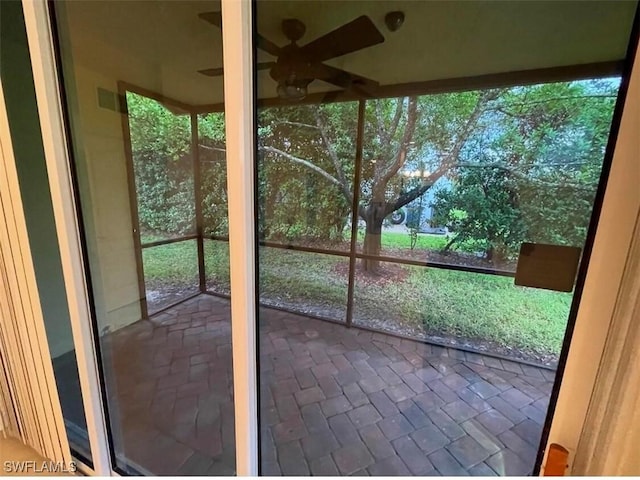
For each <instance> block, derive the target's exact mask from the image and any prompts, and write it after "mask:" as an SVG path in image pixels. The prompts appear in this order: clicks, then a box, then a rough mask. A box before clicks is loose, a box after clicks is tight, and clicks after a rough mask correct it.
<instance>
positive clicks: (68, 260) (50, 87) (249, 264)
mask: <svg viewBox="0 0 640 480" xmlns="http://www.w3.org/2000/svg"><path fill="white" fill-rule="evenodd" d="M222 6H223V8H222V18H223V23H224V25H225V28H224V29H223V39H224V67H225V71H226V72H233V75H227V76H225V105H226V111H227V126H226V128H227V155H228V156H229V158H233V159H234V161H230V162H228V186H229V210H230V211H233V212H234V215H231V216H230V248H231V258H230V265H231V284H232V291H233V296H232V326H233V337H232V346H233V361H234V385H235V409H236V452H237V453H236V455H237V471H238V473H239V474H240V475H255V474H257V471H258V425H257V412H258V405H257V392H256V390H257V384H256V380H257V372H256V369H257V367H256V362H255V360H256V348H255V347H256V345H255V342H256V323H255V296H254V293H255V271H254V269H255V243H254V242H255V236H254V218H253V215H254V212H253V168H254V162H253V153H254V152H253V148H254V147H253V134H254V132H253V118H254V112H253V105H254V103H253V89H252V82H253V64H252V48H253V47H252V29H251V2H250V1H249V0H222ZM24 12H25V21H26V24H27V34H28V37H29V45H30V51H31V59H32V63H33V70H34V79H35V84H36V94H37V99H38V105H39V112H40V119H41V126H42V135H43V141H44V146H45V154H46V159H47V168H48V171H49V180H50V184H51V193H52V202H53V207H54V213H55V219H56V226H57V232H58V239H59V243H60V252H61V258H62V264H63V271H64V277H65V283H66V287H67V299H68V302H69V310H70V313H71V323H72V327H73V335H74V343H75V345H76V352H77V357H78V370H79V374H80V380H81V386H82V391H83V398H84V399H85V414H86V417H87V423H88V426H89V437H90V441H91V447H92V455H93V461H94V465H95V470H96V473H98V474H101V475H108V474H111V473H112V468H111V465H110V457H109V451H108V442H107V433H106V425H105V419H104V414H103V405H102V402H101V398H102V397H101V395H100V383H99V378H98V373H97V372H98V370H97V363H96V352H95V347H94V343H93V342H94V338H93V335H92V330H91V326H90V322H91V316H90V311H89V302H88V292H87V290H86V283H85V275H84V269H83V258H82V249H81V245H80V240H79V233H78V232H79V230H78V223H77V217H76V210H75V202H74V195H73V191H72V187H71V177H70V171H69V157H68V151H67V147H66V145H67V143H66V133H65V130H64V124H63V120H62V118H63V117H62V104H61V99H60V94H59V90H58V80H57V75H56V65H55V62H54V53H53V52H54V48H53V40H52V36H51V28H50V25H49V15H48V11H47V4H46V2H45V0H25V1H24ZM637 70H638V69H636V72H635V73H634V78H635V79H636V81H637V77H638V75H639V73H638V71H637ZM632 105H633V104H632V103H631V98H629V100H628V102H627V108H630V106H631V108H632ZM624 125H625V123H624V120H623V127H622V128H623V129H624V128H625V127H624ZM632 141H633V139H628V138H626V137H623V136H621V137H620V139H619V142H632ZM635 161H637V158H634V157H633V156H632V155H628V154H627V155H626V156H625V155H622V154H620V155H619V154H618V152H617V151H616V156H615V157H614V162H613V165H612V170H611V174H610V178H609V182H608V187H607V191H606V194H605V198H604V203H603V207H602V212H601V215H600V222H599V228H598V231H597V233H596V237H595V242H594V247H593V252H592V256H591V261H590V265H589V269H588V272H587V276H586V281H585V286H584V292H583V296H582V301H581V304H580V308H579V311H578V316H577V321H576V324H575V330H574V333H573V338H572V343H571V348H570V350H569V355H568V358H567V364H566V370H565V376H564V379H563V382H562V385H561V388H560V392H559V398H558V403H557V407H556V411H555V416H554V419H553V423H552V426H551V432H550V436H549V442H548V443H552V442H557V443H560V444H562V445H563V446H565V447H566V448H568V449H569V450H570V452H572V453H573V452H575V449H576V447H577V445H578V441H579V439H580V436H581V432H582V427H583V424H584V421H585V416H586V412H587V408H588V405H589V399H590V397H591V393H592V391H593V390H594V386H595V383H596V373H597V370H598V366H599V363H600V358H601V357H602V352H603V348H604V343H605V338H606V336H607V332H608V330H609V327H610V319H611V317H612V314H613V309H614V306H615V303H616V298H617V294H618V291H619V289H620V286H621V282H622V275H623V270H624V266H625V260H626V255H627V252H628V250H629V248H630V245H631V239H632V234H633V223H634V222H633V219H635V218H636V216H637V213H638V211H640V198H639V195H638V191H637V185H638V183H637V180H638V178H636V177H635V176H634V175H633V173H635V172H636V170H634V168H637V167H635V164H634V163H633V162H635ZM629 172H632V174H629Z"/></svg>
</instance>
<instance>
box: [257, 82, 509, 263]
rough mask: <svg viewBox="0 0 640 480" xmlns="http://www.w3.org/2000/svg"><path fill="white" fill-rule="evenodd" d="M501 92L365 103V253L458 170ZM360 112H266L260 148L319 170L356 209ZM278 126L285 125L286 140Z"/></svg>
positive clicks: (325, 108) (347, 108)
mask: <svg viewBox="0 0 640 480" xmlns="http://www.w3.org/2000/svg"><path fill="white" fill-rule="evenodd" d="M499 93H500V90H487V91H483V92H465V93H457V94H447V95H439V96H423V97H404V98H392V99H380V100H369V101H367V104H366V109H365V122H366V123H365V125H366V127H365V138H364V147H365V148H364V151H363V158H362V178H361V188H360V192H359V204H358V216H359V218H361V219H363V220H364V222H365V225H366V227H365V239H364V245H363V253H365V254H366V255H369V256H371V257H375V256H377V255H379V253H380V246H381V242H380V240H381V233H382V225H383V221H384V219H385V218H386V217H387V216H388V215H389V214H391V213H392V212H394V211H396V210H398V209H400V208H402V207H404V206H405V205H407V204H409V203H411V202H412V201H413V200H415V199H416V198H418V197H419V196H421V195H423V194H424V193H425V192H426V191H427V190H428V189H429V188H431V187H432V186H433V184H434V183H435V182H436V181H437V180H438V179H439V178H440V177H442V176H443V175H444V174H445V173H446V172H447V171H448V170H449V169H450V168H451V167H452V166H454V165H455V164H456V162H457V161H458V157H459V156H460V153H461V151H462V149H463V147H464V145H465V143H466V141H467V139H468V137H469V135H470V134H471V133H472V132H478V131H479V130H480V129H481V126H480V124H479V121H480V118H481V117H482V114H483V113H484V111H485V109H487V108H488V107H489V105H490V104H491V102H493V101H494V100H495V99H496V98H497V97H498V96H499ZM356 108H357V106H356V104H349V105H345V104H340V103H336V104H327V105H322V106H301V107H297V108H291V107H289V109H287V110H286V111H285V112H283V111H282V109H273V110H271V111H267V112H265V114H264V116H262V117H261V118H260V125H262V126H263V127H265V132H264V133H265V134H264V135H263V136H262V137H261V139H260V149H261V150H262V151H263V152H264V153H265V154H266V158H267V159H269V160H270V161H273V162H278V161H280V162H282V161H284V162H287V163H289V162H293V163H294V164H297V165H299V166H302V167H304V168H306V169H309V170H311V171H313V172H314V173H315V174H316V175H318V176H319V178H322V179H323V180H325V181H326V182H328V183H329V184H330V185H331V186H332V188H333V189H334V191H337V192H339V194H341V196H342V197H343V198H344V200H345V201H346V204H347V205H352V204H353V195H354V192H353V174H354V165H355V162H354V158H355V141H356V139H355V132H356V127H357V125H356V123H355V122H356V120H357V115H356V114H355V110H356ZM283 113H285V114H286V115H287V117H285V118H283V115H282V114H283ZM292 117H293V118H292ZM280 125H286V126H287V133H286V135H282V133H281V132H282V129H281V128H279V126H280ZM267 126H268V127H269V128H267ZM276 134H279V136H276ZM419 162H420V163H421V164H423V165H425V167H426V168H427V170H424V175H421V176H420V177H419V178H418V177H415V176H414V177H409V178H407V177H405V176H402V175H398V174H399V172H400V171H401V170H402V169H403V168H411V167H415V166H416V165H417V164H418V163H419ZM363 265H364V268H365V269H366V270H369V271H374V270H375V269H376V268H377V266H378V260H376V259H375V258H371V259H366V260H365V261H364V262H363Z"/></svg>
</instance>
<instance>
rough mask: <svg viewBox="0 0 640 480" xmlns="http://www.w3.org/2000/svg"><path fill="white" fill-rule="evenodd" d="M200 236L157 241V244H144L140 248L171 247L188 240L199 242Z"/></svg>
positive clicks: (194, 235)
mask: <svg viewBox="0 0 640 480" xmlns="http://www.w3.org/2000/svg"><path fill="white" fill-rule="evenodd" d="M197 239H198V235H197V234H193V235H188V236H186V237H176V238H167V239H166V240H157V241H155V242H147V243H142V244H141V245H140V248H151V247H160V246H162V245H169V244H170V243H178V242H186V241H187V240H197Z"/></svg>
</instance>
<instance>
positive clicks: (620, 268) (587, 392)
mask: <svg viewBox="0 0 640 480" xmlns="http://www.w3.org/2000/svg"><path fill="white" fill-rule="evenodd" d="M639 62H640V50H638V52H637V53H636V58H635V65H634V69H633V73H632V75H631V79H630V86H629V90H628V93H627V98H626V101H625V105H624V112H623V115H622V121H621V124H620V130H619V133H618V138H617V143H616V147H615V152H614V155H613V163H612V165H611V172H610V175H609V180H608V182H607V190H606V192H605V196H604V202H603V205H602V212H601V214H600V219H599V222H598V230H597V232H596V236H595V241H594V245H593V252H592V254H591V259H590V261H589V269H588V272H587V277H586V279H585V284H584V291H583V294H582V299H581V301H580V308H579V310H578V316H577V319H576V324H575V330H574V333H573V337H572V339H571V346H570V348H569V355H568V357H567V365H566V369H565V372H564V376H563V379H562V385H561V386H560V392H559V396H558V403H557V406H556V410H555V413H554V417H553V423H552V424H551V431H550V434H549V441H548V442H547V446H548V445H550V444H551V443H559V444H560V445H562V446H564V447H565V448H567V449H568V450H569V453H570V456H569V463H570V465H571V464H572V463H573V460H574V454H575V452H576V449H577V447H578V443H579V440H580V436H581V432H582V429H583V426H584V424H585V419H586V415H587V409H588V407H589V401H590V398H591V395H592V393H593V391H594V388H595V386H596V375H597V373H598V367H599V365H600V361H601V358H602V356H603V351H604V346H605V340H606V339H607V335H608V332H609V331H610V329H611V319H612V317H613V314H614V308H615V306H616V300H617V297H618V292H619V291H620V287H621V284H622V279H623V273H624V268H625V265H626V261H627V255H628V252H629V250H630V246H631V241H632V239H633V228H634V222H635V219H636V218H637V216H638V212H640V191H639V190H638V185H639V184H640V163H638V158H639V155H640V141H639V140H638V118H639V117H638V114H639V112H640V109H639V108H638V105H639V104H640V103H639V101H640V68H638V67H639V66H640V63H639ZM599 448H607V445H600V446H599ZM543 465H544V464H543ZM571 471H572V470H571V468H570V469H569V472H571ZM576 473H578V474H582V473H584V472H582V471H579V472H576Z"/></svg>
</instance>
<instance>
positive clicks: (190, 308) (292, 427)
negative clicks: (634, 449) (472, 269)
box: [103, 295, 554, 475]
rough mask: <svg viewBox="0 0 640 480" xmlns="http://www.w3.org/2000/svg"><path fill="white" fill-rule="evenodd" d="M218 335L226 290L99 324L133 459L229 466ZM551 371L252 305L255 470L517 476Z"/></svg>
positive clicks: (223, 336) (229, 411)
mask: <svg viewBox="0 0 640 480" xmlns="http://www.w3.org/2000/svg"><path fill="white" fill-rule="evenodd" d="M230 334H231V328H230V323H229V303H228V301H227V300H224V299H220V298H216V297H212V296H208V295H202V296H199V297H196V298H194V299H192V300H189V301H187V302H184V303H182V304H180V305H178V306H176V307H174V308H172V309H170V310H168V311H166V312H164V313H161V314H158V315H156V316H154V317H153V318H152V320H151V321H142V322H138V323H136V324H133V325H131V326H129V327H126V328H124V329H121V330H119V331H118V332H116V333H114V334H112V335H111V336H109V337H108V340H107V342H108V343H109V344H110V345H109V346H108V348H104V347H103V352H105V351H107V352H110V359H107V363H110V365H107V366H106V371H107V373H109V372H111V373H110V376H109V377H108V378H107V385H108V391H109V397H110V400H109V401H110V404H111V405H112V407H111V409H110V414H111V415H112V416H113V417H115V422H112V423H121V424H122V425H123V428H122V431H114V432H113V433H114V440H115V446H116V450H118V451H119V452H120V453H123V454H124V457H126V458H128V459H129V460H130V461H131V462H132V464H133V465H137V466H139V467H141V469H142V470H146V471H149V472H151V473H155V474H177V475H189V474H199V475H229V474H232V473H233V472H234V470H235V468H234V463H235V461H234V455H235V451H234V416H233V386H232V371H231V344H230ZM553 376H554V372H552V371H548V370H543V369H538V368H534V367H529V366H525V365H521V364H519V363H515V362H508V361H505V360H498V359H495V358H493V357H488V356H483V355H478V354H469V353H464V352H462V351H459V350H453V349H448V348H442V347H437V346H433V345H426V344H423V343H420V342H414V341H410V340H402V339H399V338H397V337H393V336H389V335H385V334H381V333H372V332H368V331H365V330H360V329H357V328H351V329H348V328H345V327H344V326H341V325H338V324H333V323H330V322H325V321H320V320H315V319H310V318H307V317H304V316H301V315H295V314H291V313H285V312H281V311H277V310H272V309H267V308H263V309H261V315H260V393H261V395H260V398H261V435H262V468H263V474H265V475H280V474H284V475H310V474H313V475H411V474H413V475H527V474H529V473H531V470H532V466H533V462H534V459H535V454H536V449H537V444H538V442H539V439H540V435H541V430H542V423H543V421H544V417H545V413H546V409H547V403H548V398H549V394H550V392H551V386H552V380H553ZM116 405H117V408H116Z"/></svg>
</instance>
